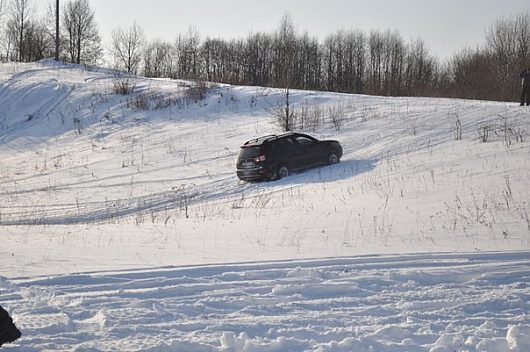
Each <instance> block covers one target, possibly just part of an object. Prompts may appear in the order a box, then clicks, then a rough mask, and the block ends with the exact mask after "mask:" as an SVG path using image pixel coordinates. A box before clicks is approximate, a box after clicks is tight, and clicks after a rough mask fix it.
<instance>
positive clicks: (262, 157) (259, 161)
mask: <svg viewBox="0 0 530 352" xmlns="http://www.w3.org/2000/svg"><path fill="white" fill-rule="evenodd" d="M265 160H267V158H266V157H265V155H260V156H258V157H257V158H256V159H255V160H254V161H255V162H257V163H261V162H263V161H265Z"/></svg>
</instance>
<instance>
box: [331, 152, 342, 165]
mask: <svg viewBox="0 0 530 352" xmlns="http://www.w3.org/2000/svg"><path fill="white" fill-rule="evenodd" d="M339 162H340V158H339V156H338V154H337V153H335V152H331V153H329V155H328V165H334V164H338V163H339Z"/></svg>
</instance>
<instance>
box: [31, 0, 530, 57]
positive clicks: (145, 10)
mask: <svg viewBox="0 0 530 352" xmlns="http://www.w3.org/2000/svg"><path fill="white" fill-rule="evenodd" d="M37 1H38V2H39V3H41V2H42V3H44V2H45V1H43V0H37ZM61 1H65V0H61ZM47 2H48V1H46V3H47ZM90 4H91V6H92V8H93V9H94V10H95V12H96V21H97V22H98V25H99V28H100V31H101V34H102V36H103V38H104V41H105V42H108V41H109V40H110V37H111V33H112V30H113V29H114V28H117V27H119V26H121V27H127V26H129V25H130V24H131V23H132V22H133V21H136V22H138V23H139V24H140V25H141V26H142V28H143V30H144V32H145V33H146V35H147V37H148V38H149V39H156V38H159V39H163V40H170V41H172V40H174V39H175V38H176V37H177V36H178V34H179V33H186V32H187V31H188V30H189V28H190V27H195V28H196V29H197V30H198V32H199V33H200V34H201V36H202V37H203V38H204V37H207V36H210V37H221V38H225V39H231V38H238V37H245V36H246V35H247V34H249V33H250V32H252V31H254V32H258V31H266V32H270V31H273V30H274V29H275V28H276V27H277V26H278V23H279V22H280V19H281V18H282V16H283V15H284V14H286V13H287V14H289V15H290V17H291V19H292V20H293V22H294V24H295V25H296V27H297V29H298V31H299V32H305V31H307V32H309V34H313V35H315V36H317V37H318V38H320V39H324V38H325V37H326V35H328V34H330V33H332V32H334V31H336V30H339V29H360V30H363V31H366V32H369V31H371V30H397V31H398V32H399V33H400V34H401V35H402V36H403V38H404V39H405V40H406V41H408V40H413V39H417V38H421V39H423V40H424V42H425V44H426V45H427V47H428V48H429V50H430V52H431V54H433V55H435V56H437V57H440V58H448V57H450V56H451V55H452V54H454V53H455V52H457V51H458V50H461V49H463V48H465V47H472V48H474V47H476V46H478V45H482V44H484V42H485V39H484V38H485V36H484V33H485V31H486V30H487V29H488V28H489V27H490V26H491V25H492V24H493V23H495V21H496V20H498V19H499V18H501V17H503V16H512V15H514V14H518V13H523V12H525V13H530V1H528V0H362V1H361V0H267V1H254V0H222V1H219V0H149V1H145V0H90Z"/></svg>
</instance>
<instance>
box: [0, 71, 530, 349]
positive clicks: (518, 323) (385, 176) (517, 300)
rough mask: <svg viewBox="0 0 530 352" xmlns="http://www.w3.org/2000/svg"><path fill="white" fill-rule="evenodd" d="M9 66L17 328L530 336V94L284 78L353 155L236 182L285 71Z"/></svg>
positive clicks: (472, 338)
mask: <svg viewBox="0 0 530 352" xmlns="http://www.w3.org/2000/svg"><path fill="white" fill-rule="evenodd" d="M0 82H1V86H0V155H1V158H0V236H1V245H0V276H1V278H0V305H2V306H4V308H6V309H7V310H8V311H9V312H10V313H11V314H12V315H13V316H14V319H15V322H16V323H17V326H19V327H20V329H21V330H22V332H23V335H24V336H23V338H22V339H21V340H19V341H17V342H16V343H14V344H11V345H8V347H7V349H10V348H11V349H13V350H21V351H43V350H49V351H55V350H59V351H62V350H66V351H69V350H76V351H109V350H114V351H146V350H149V351H432V352H434V351H437V352H440V351H451V352H452V351H528V350H530V304H529V298H530V275H529V273H530V219H529V213H530V207H529V204H528V202H529V200H530V197H529V196H530V180H529V177H528V176H529V171H530V144H529V143H528V141H527V139H528V138H529V136H528V131H530V109H528V108H525V107H519V106H517V105H516V104H513V103H495V102H482V101H464V100H452V99H427V98H383V97H371V96H359V95H345V94H332V93H322V92H309V91H292V92H291V99H292V101H293V102H294V107H295V109H297V112H298V114H299V116H304V117H305V119H304V129H305V130H306V131H307V132H308V133H310V134H312V135H314V136H316V137H318V138H333V139H337V140H339V141H340V142H341V143H342V145H343V148H344V156H343V158H342V160H341V163H340V164H338V165H334V166H329V167H322V168H317V169H312V170H307V171H305V172H302V173H299V174H295V175H292V176H290V177H288V178H285V179H282V180H280V181H276V182H262V183H243V182H240V181H239V180H238V179H237V177H236V175H235V170H234V161H235V158H236V156H237V152H238V148H239V146H240V145H241V144H242V143H243V142H244V141H245V140H247V139H249V138H252V137H255V136H259V135H264V134H270V133H279V132H280V130H279V129H278V127H277V125H276V124H274V118H273V117H272V116H271V114H270V113H269V112H268V111H270V110H271V109H272V108H273V107H274V106H277V105H278V104H280V102H281V100H282V97H283V93H282V91H281V90H275V89H266V88H260V87H234V86H226V85H213V86H211V87H209V88H208V89H207V90H206V92H205V93H206V94H205V96H204V99H197V96H198V94H197V89H195V88H194V84H193V83H192V82H185V81H169V80H153V79H151V80H150V79H143V78H131V79H129V80H128V81H126V80H125V79H123V78H116V75H115V73H113V72H111V71H108V70H103V69H93V68H88V69H84V68H81V67H78V66H73V65H72V66H66V65H55V64H54V63H51V62H41V63H37V64H2V65H0ZM124 82H126V83H129V84H132V85H133V86H134V89H133V91H132V92H131V93H130V94H128V95H117V94H115V93H114V87H115V84H116V83H124ZM9 346H10V347H9Z"/></svg>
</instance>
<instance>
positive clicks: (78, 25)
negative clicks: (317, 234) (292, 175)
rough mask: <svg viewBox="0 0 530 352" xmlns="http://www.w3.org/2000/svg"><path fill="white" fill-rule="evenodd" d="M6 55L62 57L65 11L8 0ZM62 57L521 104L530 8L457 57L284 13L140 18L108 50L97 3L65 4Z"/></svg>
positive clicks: (139, 68) (132, 69) (157, 70)
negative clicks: (266, 24)
mask: <svg viewBox="0 0 530 352" xmlns="http://www.w3.org/2000/svg"><path fill="white" fill-rule="evenodd" d="M0 19H1V25H2V31H1V32H0V33H3V34H0V44H1V46H0V50H1V53H2V54H0V56H1V57H2V59H3V60H4V61H18V62H30V61H37V60H41V59H44V58H50V57H54V52H55V27H54V26H55V12H54V6H52V4H50V5H49V6H48V11H47V13H46V14H45V15H43V16H40V17H39V16H38V14H37V11H36V6H35V2H34V0H0ZM60 20H61V21H60V23H61V31H60V32H61V40H60V43H59V45H60V57H61V60H63V61H66V62H73V63H83V64H106V65H107V66H111V67H113V68H116V69H119V70H123V71H126V72H128V73H131V74H140V75H144V76H147V77H165V78H180V79H190V80H202V81H211V82H219V83H229V84H234V85H256V86H266V87H280V88H287V89H307V90H325V91H333V92H344V93H358V94H373V95H384V96H438V97H458V98H470V99H486V100H501V101H514V100H517V98H518V91H519V89H520V83H519V79H518V77H519V73H520V72H521V71H522V70H523V69H524V68H528V67H530V14H528V13H521V14H516V15H512V16H508V17H502V18H500V19H498V20H497V21H496V22H495V23H493V24H492V25H491V26H490V27H489V28H487V30H486V31H485V38H484V39H485V40H484V43H483V45H482V46H479V47H476V48H464V49H462V50H461V51H459V52H457V53H455V54H454V55H453V56H452V57H451V58H450V59H446V60H440V59H439V58H436V57H434V56H433V55H431V54H430V53H429V50H428V48H427V45H426V43H425V42H424V41H423V40H422V39H419V38H418V39H414V40H412V41H407V40H405V39H404V38H403V37H402V36H401V34H400V33H399V32H396V31H390V30H386V31H382V30H373V31H369V32H365V31H361V30H338V31H336V32H334V33H331V34H329V35H328V36H327V37H326V38H325V39H324V40H319V39H318V38H317V37H315V36H312V35H310V34H309V33H308V32H300V31H298V30H297V29H296V28H295V26H294V25H293V22H292V20H291V19H290V17H289V16H287V15H286V16H284V17H283V18H282V19H281V21H280V23H279V25H278V27H277V29H276V30H274V31H272V32H255V33H250V34H248V35H246V36H245V37H242V38H237V39H223V38H212V37H206V38H202V37H201V35H200V33H199V32H198V31H197V30H196V29H193V28H190V29H189V30H188V31H187V32H186V33H184V34H179V35H177V36H176V38H175V40H173V41H167V40H160V39H148V38H146V36H145V34H144V32H143V29H142V27H141V26H140V25H139V24H138V23H131V24H130V25H129V26H128V27H125V28H116V29H115V30H113V32H112V38H111V41H110V47H109V48H108V49H107V50H106V51H105V50H103V45H102V39H101V36H100V35H99V32H98V27H97V24H96V21H95V13H94V10H93V9H92V8H91V7H90V4H89V0H69V1H66V2H65V1H63V4H62V8H61V18H60Z"/></svg>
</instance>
